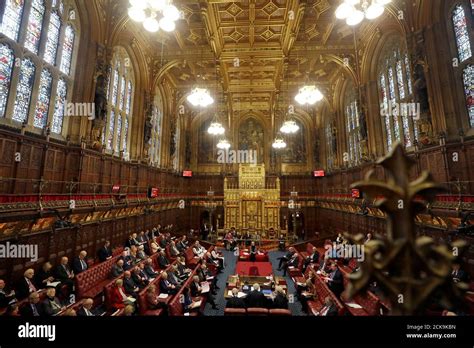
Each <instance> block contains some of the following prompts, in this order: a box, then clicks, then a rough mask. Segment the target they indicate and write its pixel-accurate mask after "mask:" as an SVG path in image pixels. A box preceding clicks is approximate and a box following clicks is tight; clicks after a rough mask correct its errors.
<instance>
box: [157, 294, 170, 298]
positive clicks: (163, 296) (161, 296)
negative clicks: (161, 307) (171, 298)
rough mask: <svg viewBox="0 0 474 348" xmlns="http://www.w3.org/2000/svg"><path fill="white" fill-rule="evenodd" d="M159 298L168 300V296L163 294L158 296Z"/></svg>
mask: <svg viewBox="0 0 474 348" xmlns="http://www.w3.org/2000/svg"><path fill="white" fill-rule="evenodd" d="M158 298H168V294H164V293H161V294H159V295H158Z"/></svg>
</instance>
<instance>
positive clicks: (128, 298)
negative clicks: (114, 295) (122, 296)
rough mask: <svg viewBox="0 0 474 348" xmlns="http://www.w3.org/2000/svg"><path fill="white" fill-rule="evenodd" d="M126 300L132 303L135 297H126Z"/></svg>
mask: <svg viewBox="0 0 474 348" xmlns="http://www.w3.org/2000/svg"><path fill="white" fill-rule="evenodd" d="M127 300H129V301H130V302H132V303H134V302H135V301H136V299H135V298H134V297H131V296H129V297H127Z"/></svg>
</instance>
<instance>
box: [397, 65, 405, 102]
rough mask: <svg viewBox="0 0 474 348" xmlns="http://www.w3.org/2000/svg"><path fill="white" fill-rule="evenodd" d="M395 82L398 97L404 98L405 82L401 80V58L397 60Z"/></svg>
mask: <svg viewBox="0 0 474 348" xmlns="http://www.w3.org/2000/svg"><path fill="white" fill-rule="evenodd" d="M397 84H398V94H399V96H400V98H401V99H405V82H404V81H403V68H402V61H401V60H398V61H397Z"/></svg>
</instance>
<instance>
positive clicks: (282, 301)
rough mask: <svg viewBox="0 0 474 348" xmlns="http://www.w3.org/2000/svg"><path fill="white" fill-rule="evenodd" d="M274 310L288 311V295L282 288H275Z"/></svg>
mask: <svg viewBox="0 0 474 348" xmlns="http://www.w3.org/2000/svg"><path fill="white" fill-rule="evenodd" d="M272 308H277V309H288V298H286V294H285V292H284V291H283V288H282V287H281V286H277V287H276V288H275V297H274V298H273V304H272Z"/></svg>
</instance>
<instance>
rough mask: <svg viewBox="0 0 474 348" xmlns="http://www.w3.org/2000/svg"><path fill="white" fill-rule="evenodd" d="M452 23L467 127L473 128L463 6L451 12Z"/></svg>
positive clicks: (473, 82) (473, 87) (473, 91)
mask: <svg viewBox="0 0 474 348" xmlns="http://www.w3.org/2000/svg"><path fill="white" fill-rule="evenodd" d="M451 19H452V23H453V28H454V35H455V39H456V48H457V56H458V57H457V58H458V60H459V63H460V66H459V68H460V69H462V81H463V87H464V96H465V100H466V107H467V112H468V117H469V126H470V127H471V128H474V66H473V64H472V63H473V62H472V46H471V37H470V35H469V26H468V22H467V21H468V18H467V16H466V11H465V10H464V7H463V5H461V4H458V5H456V6H455V7H454V10H453V12H452V18H451Z"/></svg>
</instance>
